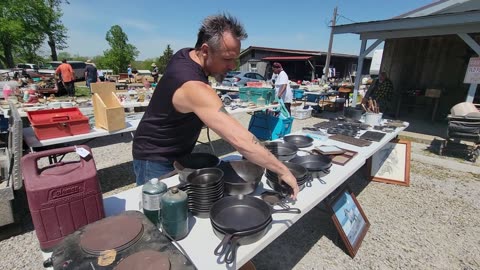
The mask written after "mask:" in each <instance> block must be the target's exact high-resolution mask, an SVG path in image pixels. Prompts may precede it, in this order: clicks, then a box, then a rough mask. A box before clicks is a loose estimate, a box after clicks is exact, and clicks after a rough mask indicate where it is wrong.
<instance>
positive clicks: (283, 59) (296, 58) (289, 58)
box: [262, 55, 313, 61]
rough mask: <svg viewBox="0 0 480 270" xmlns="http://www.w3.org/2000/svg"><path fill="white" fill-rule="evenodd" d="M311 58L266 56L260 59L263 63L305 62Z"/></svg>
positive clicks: (307, 56)
mask: <svg viewBox="0 0 480 270" xmlns="http://www.w3.org/2000/svg"><path fill="white" fill-rule="evenodd" d="M312 58H313V56H309V55H302V56H268V57H264V58H262V60H263V61H307V60H310V59H312Z"/></svg>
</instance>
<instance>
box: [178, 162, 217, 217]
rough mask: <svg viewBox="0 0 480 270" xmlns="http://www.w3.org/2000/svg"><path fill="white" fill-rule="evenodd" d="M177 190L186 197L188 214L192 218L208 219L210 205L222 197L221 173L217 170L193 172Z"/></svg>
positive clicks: (204, 169)
mask: <svg viewBox="0 0 480 270" xmlns="http://www.w3.org/2000/svg"><path fill="white" fill-rule="evenodd" d="M179 188H180V189H182V190H183V191H185V192H186V193H187V195H188V209H189V210H190V212H192V214H193V215H194V216H197V217H200V218H208V216H209V212H210V208H211V207H212V205H213V204H214V203H215V202H216V201H218V200H220V199H221V198H222V197H223V192H224V183H223V171H222V170H220V169H219V168H203V169H198V170H195V171H193V172H192V173H191V174H189V175H188V176H187V181H186V183H183V184H180V186H179Z"/></svg>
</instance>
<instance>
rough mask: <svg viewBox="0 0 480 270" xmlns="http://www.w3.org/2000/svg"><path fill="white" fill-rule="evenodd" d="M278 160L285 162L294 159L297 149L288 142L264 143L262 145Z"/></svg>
mask: <svg viewBox="0 0 480 270" xmlns="http://www.w3.org/2000/svg"><path fill="white" fill-rule="evenodd" d="M263 145H264V146H265V148H267V149H268V150H269V151H270V152H271V153H272V154H273V155H274V156H276V157H277V158H278V159H279V160H283V161H287V160H289V159H292V158H293V157H295V155H296V154H297V151H298V147H297V146H295V145H294V144H292V143H288V142H265V143H264V144H263Z"/></svg>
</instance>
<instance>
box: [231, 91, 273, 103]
mask: <svg viewBox="0 0 480 270" xmlns="http://www.w3.org/2000/svg"><path fill="white" fill-rule="evenodd" d="M239 97H240V99H241V100H248V101H249V102H254V103H257V99H258V98H259V97H263V98H264V99H265V105H269V104H271V103H272V102H273V101H275V89H271V88H255V87H240V89H239Z"/></svg>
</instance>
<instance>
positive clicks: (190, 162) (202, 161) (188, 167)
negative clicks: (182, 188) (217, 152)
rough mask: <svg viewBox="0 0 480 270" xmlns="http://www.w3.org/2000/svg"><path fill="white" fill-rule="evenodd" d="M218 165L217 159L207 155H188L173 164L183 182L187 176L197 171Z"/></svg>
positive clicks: (218, 160)
mask: <svg viewBox="0 0 480 270" xmlns="http://www.w3.org/2000/svg"><path fill="white" fill-rule="evenodd" d="M219 163H220V159H218V157H216V156H214V155H212V154H209V153H190V154H188V155H185V156H183V157H181V158H179V159H177V160H175V161H174V162H173V167H174V168H175V170H177V172H178V174H179V179H180V180H181V181H185V180H186V179H187V176H188V175H189V174H190V173H192V172H193V171H195V170H197V169H203V168H211V167H216V166H217V165H218V164H219Z"/></svg>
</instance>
